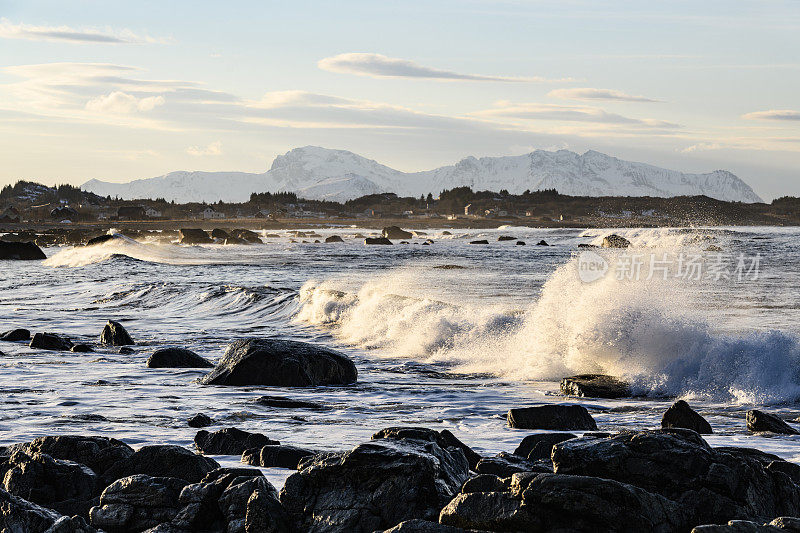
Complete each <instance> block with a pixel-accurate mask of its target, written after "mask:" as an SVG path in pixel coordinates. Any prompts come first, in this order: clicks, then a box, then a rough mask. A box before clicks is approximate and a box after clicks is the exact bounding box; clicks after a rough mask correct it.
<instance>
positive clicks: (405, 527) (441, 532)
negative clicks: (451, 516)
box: [383, 519, 467, 533]
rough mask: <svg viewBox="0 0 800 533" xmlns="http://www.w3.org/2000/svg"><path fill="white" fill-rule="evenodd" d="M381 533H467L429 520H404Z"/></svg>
mask: <svg viewBox="0 0 800 533" xmlns="http://www.w3.org/2000/svg"><path fill="white" fill-rule="evenodd" d="M383 533H467V532H465V531H464V530H463V529H461V528H460V527H450V526H445V525H444V524H440V523H439V522H431V521H429V520H419V519H414V520H406V521H405V522H400V523H399V524H397V525H396V526H394V527H393V528H390V529H385V530H384V531H383Z"/></svg>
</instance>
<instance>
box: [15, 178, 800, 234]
mask: <svg viewBox="0 0 800 533" xmlns="http://www.w3.org/2000/svg"><path fill="white" fill-rule="evenodd" d="M241 219H253V221H254V222H258V220H262V221H264V222H267V221H280V220H287V219H300V220H302V219H306V220H309V221H311V220H317V219H318V220H331V219H343V220H369V219H411V220H413V219H418V220H420V221H422V222H424V221H428V222H431V223H432V222H433V221H434V220H439V221H443V222H444V221H449V222H451V223H453V225H458V224H459V223H460V224H467V225H468V224H470V223H478V222H481V221H484V222H487V223H490V222H493V221H494V222H496V223H501V222H502V223H506V222H508V223H512V222H513V223H517V224H523V225H545V226H547V225H568V226H586V227H592V226H600V225H612V226H616V225H619V226H628V225H637V226H662V225H691V224H711V225H713V224H770V225H796V224H800V200H798V199H797V198H793V197H784V198H779V199H777V200H774V201H773V202H772V203H770V204H763V203H762V204H745V203H739V202H724V201H720V200H714V199H712V198H708V197H706V196H693V197H679V198H655V197H599V198H598V197H577V196H566V195H561V194H559V193H558V192H557V191H555V190H544V191H525V192H524V193H522V194H518V195H513V194H510V193H509V192H508V191H499V192H492V191H472V190H471V189H470V188H469V187H458V188H455V189H451V190H445V191H442V192H441V193H440V194H439V196H438V197H435V198H434V197H433V195H432V194H428V195H427V197H425V196H421V197H419V198H412V197H399V196H397V195H396V194H392V193H383V194H373V195H368V196H363V197H361V198H356V199H354V200H349V201H347V202H344V203H338V202H330V201H323V200H306V199H302V198H298V197H297V195H295V194H294V193H254V194H252V195H251V196H250V200H249V201H247V202H243V203H223V202H217V203H186V204H177V203H175V202H168V201H166V200H164V199H142V200H135V201H131V200H121V199H118V198H111V197H102V196H98V195H96V194H93V193H89V192H86V191H83V190H81V189H80V188H77V187H73V186H70V185H60V186H57V187H48V186H45V185H41V184H38V183H33V182H27V181H20V182H17V183H16V184H14V185H8V186H6V187H4V188H3V189H2V190H0V223H5V224H24V223H27V224H53V223H57V224H70V223H92V222H94V223H105V222H108V223H111V222H125V221H139V222H141V221H145V222H146V221H169V220H176V221H177V220H180V221H221V220H241Z"/></svg>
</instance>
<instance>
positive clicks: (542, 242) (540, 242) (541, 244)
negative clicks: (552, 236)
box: [536, 239, 550, 246]
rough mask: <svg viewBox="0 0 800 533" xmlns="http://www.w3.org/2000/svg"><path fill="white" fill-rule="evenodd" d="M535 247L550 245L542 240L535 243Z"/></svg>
mask: <svg viewBox="0 0 800 533" xmlns="http://www.w3.org/2000/svg"><path fill="white" fill-rule="evenodd" d="M536 246H550V245H549V244H547V241H546V240H544V239H542V240H541V241H539V242H537V243H536Z"/></svg>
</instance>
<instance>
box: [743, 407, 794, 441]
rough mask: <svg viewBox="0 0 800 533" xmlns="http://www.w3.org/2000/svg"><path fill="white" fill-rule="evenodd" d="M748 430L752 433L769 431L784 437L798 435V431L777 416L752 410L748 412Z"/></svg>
mask: <svg viewBox="0 0 800 533" xmlns="http://www.w3.org/2000/svg"><path fill="white" fill-rule="evenodd" d="M747 429H749V430H750V431H756V432H758V431H768V432H770V433H782V434H784V435H797V433H798V431H797V430H796V429H794V428H793V427H792V426H790V425H789V424H787V423H786V422H784V421H783V420H782V419H781V418H778V417H777V416H775V415H773V414H770V413H765V412H763V411H759V410H757V409H752V410H750V411H747Z"/></svg>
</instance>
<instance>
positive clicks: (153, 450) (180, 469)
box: [104, 444, 219, 483]
mask: <svg viewBox="0 0 800 533" xmlns="http://www.w3.org/2000/svg"><path fill="white" fill-rule="evenodd" d="M216 468H219V463H217V462H216V461H215V460H214V459H212V458H210V457H206V456H204V455H198V454H196V453H192V452H191V451H189V450H187V449H186V448H182V447H180V446H175V445H171V444H157V445H152V446H144V447H142V448H140V449H139V450H138V451H136V452H135V453H133V454H131V456H130V457H127V458H125V459H123V460H121V461H118V462H117V463H116V464H114V465H113V466H111V467H110V468H109V469H108V470H107V471H106V472H105V475H104V478H105V479H106V480H107V481H108V482H111V481H115V480H117V479H120V478H123V477H128V476H133V475H137V474H144V475H147V476H152V477H175V478H178V479H184V480H186V481H188V482H190V483H196V482H198V481H200V480H201V479H203V477H204V476H205V475H206V474H208V473H209V472H211V471H212V470H214V469H216Z"/></svg>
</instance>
